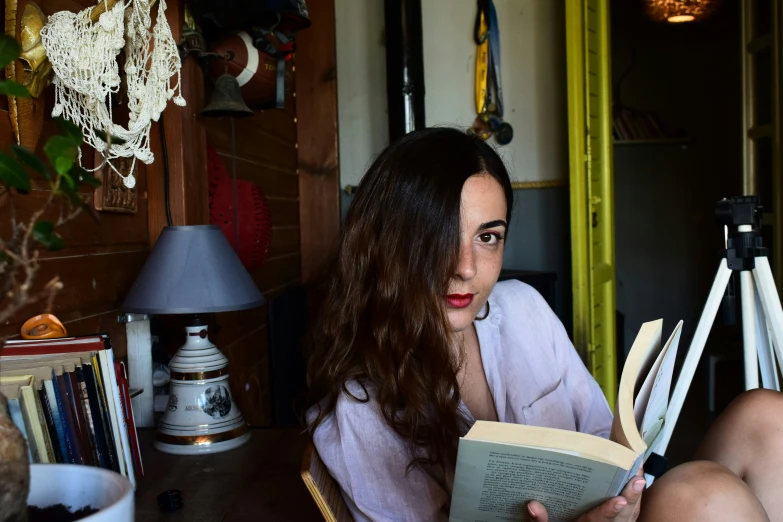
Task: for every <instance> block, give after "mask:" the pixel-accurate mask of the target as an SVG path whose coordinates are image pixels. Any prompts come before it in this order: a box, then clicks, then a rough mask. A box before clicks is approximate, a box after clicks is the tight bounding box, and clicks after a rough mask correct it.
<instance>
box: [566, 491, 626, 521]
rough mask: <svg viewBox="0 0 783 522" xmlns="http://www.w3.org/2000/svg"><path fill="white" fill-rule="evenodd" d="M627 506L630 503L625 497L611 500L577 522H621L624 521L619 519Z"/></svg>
mask: <svg viewBox="0 0 783 522" xmlns="http://www.w3.org/2000/svg"><path fill="white" fill-rule="evenodd" d="M627 506H628V501H627V500H626V499H625V498H623V497H614V498H610V499H609V500H607V501H606V502H604V503H603V504H601V505H600V506H597V507H594V508H593V509H591V510H590V511H588V512H587V513H585V514H584V515H582V516H581V517H579V518H578V519H577V522H615V521H617V522H619V521H621V520H623V519H621V518H617V517H619V516H620V513H622V511H623V510H624V509H625V508H626V507H627ZM623 522H625V521H623Z"/></svg>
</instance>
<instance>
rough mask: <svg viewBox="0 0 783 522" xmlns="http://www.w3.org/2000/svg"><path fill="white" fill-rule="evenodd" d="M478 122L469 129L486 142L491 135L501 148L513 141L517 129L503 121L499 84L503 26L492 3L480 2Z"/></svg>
mask: <svg viewBox="0 0 783 522" xmlns="http://www.w3.org/2000/svg"><path fill="white" fill-rule="evenodd" d="M473 39H474V40H475V42H476V83H475V86H476V113H477V116H476V121H475V122H473V126H472V127H471V128H470V129H469V130H468V131H469V132H470V133H472V134H475V135H477V136H479V137H481V138H482V139H484V140H486V139H488V138H489V137H490V136H491V135H493V134H494V135H495V139H496V140H497V142H498V143H499V144H501V145H506V144H508V143H509V142H511V140H512V138H513V137H514V129H513V128H512V127H511V125H509V124H508V122H505V121H503V87H502V85H501V81H500V24H498V16H497V13H496V12H495V4H494V3H493V2H492V0H477V12H476V23H475V25H474V28H473Z"/></svg>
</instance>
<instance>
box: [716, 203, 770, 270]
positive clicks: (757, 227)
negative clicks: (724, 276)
mask: <svg viewBox="0 0 783 522" xmlns="http://www.w3.org/2000/svg"><path fill="white" fill-rule="evenodd" d="M761 216H762V207H761V199H760V198H759V197H758V196H734V197H730V198H723V199H721V200H720V201H718V202H717V203H715V218H716V219H717V220H718V223H720V224H721V225H724V226H726V227H728V229H729V233H728V237H727V238H726V248H725V249H722V250H721V252H720V253H721V257H725V258H726V261H727V263H728V267H729V268H730V269H732V270H737V271H740V270H753V268H754V267H755V266H756V261H755V258H756V257H759V256H766V255H767V249H766V248H764V246H763V244H762V242H761ZM740 227H742V230H740Z"/></svg>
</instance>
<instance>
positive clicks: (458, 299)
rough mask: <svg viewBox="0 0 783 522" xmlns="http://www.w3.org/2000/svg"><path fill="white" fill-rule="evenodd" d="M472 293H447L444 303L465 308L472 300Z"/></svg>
mask: <svg viewBox="0 0 783 522" xmlns="http://www.w3.org/2000/svg"><path fill="white" fill-rule="evenodd" d="M473 296H474V294H449V295H447V296H446V303H448V305H449V307H451V308H467V307H468V306H469V305H470V303H472V302H473Z"/></svg>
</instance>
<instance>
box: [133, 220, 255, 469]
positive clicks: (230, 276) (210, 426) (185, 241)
mask: <svg viewBox="0 0 783 522" xmlns="http://www.w3.org/2000/svg"><path fill="white" fill-rule="evenodd" d="M265 302H266V301H265V300H264V296H263V295H262V294H261V292H260V291H259V290H258V287H256V285H255V283H254V282H253V279H252V278H251V277H250V274H249V273H248V272H247V270H245V267H244V266H243V265H242V262H241V261H240V260H239V257H237V255H236V253H235V252H234V250H233V249H232V248H231V245H230V244H229V242H228V241H227V240H226V238H225V236H224V235H223V232H222V231H221V230H220V228H218V227H217V226H216V225H198V226H168V227H165V228H164V229H163V232H162V233H161V235H160V238H159V239H158V241H157V243H156V244H155V247H154V248H153V250H152V252H151V253H150V256H149V258H148V259H147V262H146V263H145V265H144V268H143V269H142V271H141V274H139V276H138V278H137V279H136V281H135V282H134V283H133V287H132V288H131V290H130V292H129V293H128V296H127V298H126V299H125V302H124V303H123V305H122V311H123V312H124V313H138V314H148V315H164V314H187V315H189V316H190V317H189V319H188V323H187V326H186V327H185V329H186V338H185V339H186V340H185V344H184V345H182V347H181V348H180V349H179V351H178V352H177V353H176V355H174V357H173V358H172V359H171V361H170V362H169V370H170V374H171V382H170V395H169V402H168V405H167V407H166V411H165V412H164V413H163V418H162V419H161V420H160V423H159V424H158V431H157V433H156V436H155V442H154V447H155V448H156V449H158V450H159V451H163V452H166V453H175V454H179V455H193V454H199V453H214V452H218V451H226V450H230V449H233V448H236V447H238V446H241V445H242V444H244V443H245V442H247V441H248V440H249V439H250V432H249V430H248V428H247V425H246V424H245V421H244V419H243V418H242V413H241V412H240V411H239V408H237V405H236V404H235V402H234V399H233V397H232V396H231V391H230V388H229V385H228V359H227V358H226V356H225V355H223V354H222V353H221V352H220V350H219V349H218V348H217V347H216V346H215V345H214V344H212V342H210V340H209V337H208V335H207V316H206V315H205V314H210V313H215V312H228V311H234V310H245V309H248V308H254V307H257V306H261V305H263V304H264V303H265ZM150 392H151V390H150Z"/></svg>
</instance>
